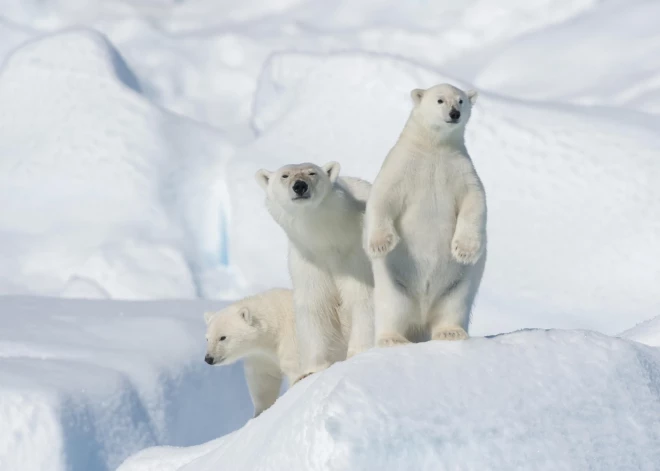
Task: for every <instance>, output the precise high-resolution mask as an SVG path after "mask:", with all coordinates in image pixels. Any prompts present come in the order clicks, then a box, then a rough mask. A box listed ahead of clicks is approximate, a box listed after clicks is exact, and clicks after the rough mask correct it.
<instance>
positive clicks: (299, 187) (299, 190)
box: [293, 180, 308, 196]
mask: <svg viewBox="0 0 660 471" xmlns="http://www.w3.org/2000/svg"><path fill="white" fill-rule="evenodd" d="M307 189H308V186H307V183H305V182H304V181H302V180H296V181H295V183H294V184H293V192H294V193H295V194H296V195H298V196H302V195H304V194H305V193H307Z"/></svg>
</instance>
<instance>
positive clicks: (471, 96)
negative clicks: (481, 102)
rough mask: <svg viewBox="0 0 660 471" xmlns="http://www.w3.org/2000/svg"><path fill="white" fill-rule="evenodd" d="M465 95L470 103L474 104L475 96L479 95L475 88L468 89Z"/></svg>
mask: <svg viewBox="0 0 660 471" xmlns="http://www.w3.org/2000/svg"><path fill="white" fill-rule="evenodd" d="M466 95H467V96H468V98H469V99H470V103H472V104H473V105H474V104H475V103H476V102H477V97H478V96H479V93H478V92H477V91H476V90H468V91H467V93H466Z"/></svg>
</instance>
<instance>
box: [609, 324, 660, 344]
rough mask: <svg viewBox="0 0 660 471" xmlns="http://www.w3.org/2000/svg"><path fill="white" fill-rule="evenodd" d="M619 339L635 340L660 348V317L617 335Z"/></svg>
mask: <svg viewBox="0 0 660 471" xmlns="http://www.w3.org/2000/svg"><path fill="white" fill-rule="evenodd" d="M619 336H620V337H623V338H627V339H631V340H635V341H636V342H641V343H645V344H646V345H652V346H654V347H660V316H657V317H654V318H652V319H649V320H647V321H644V322H640V323H639V324H638V325H636V326H635V327H633V328H631V329H628V330H626V331H625V332H622V333H621V334H619Z"/></svg>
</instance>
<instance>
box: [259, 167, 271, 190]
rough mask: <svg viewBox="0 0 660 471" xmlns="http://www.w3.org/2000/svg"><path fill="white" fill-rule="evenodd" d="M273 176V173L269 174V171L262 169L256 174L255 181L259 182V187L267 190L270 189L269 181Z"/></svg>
mask: <svg viewBox="0 0 660 471" xmlns="http://www.w3.org/2000/svg"><path fill="white" fill-rule="evenodd" d="M272 175H273V172H269V171H268V170H266V169H263V168H262V169H261V170H259V171H258V172H257V173H255V174H254V179H255V180H256V181H257V183H258V184H259V186H260V187H261V188H263V189H264V190H265V189H266V188H268V181H269V180H270V177H271V176H272Z"/></svg>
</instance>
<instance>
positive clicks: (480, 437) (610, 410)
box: [119, 330, 660, 471]
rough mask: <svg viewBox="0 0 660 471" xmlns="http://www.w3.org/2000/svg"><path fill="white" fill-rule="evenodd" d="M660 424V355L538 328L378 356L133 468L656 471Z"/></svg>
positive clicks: (333, 371)
mask: <svg viewBox="0 0 660 471" xmlns="http://www.w3.org/2000/svg"><path fill="white" fill-rule="evenodd" d="M658 423H660V351H659V350H657V349H653V348H650V347H646V346H644V345H641V344H637V343H635V342H630V341H626V340H621V339H615V338H611V337H606V336H603V335H600V334H596V333H591V332H580V331H552V330H551V331H524V332H517V333H513V334H507V335H500V336H496V337H493V338H484V339H471V340H468V341H465V342H456V343H449V342H428V343H425V344H418V345H412V346H407V347H396V348H392V349H387V350H372V351H370V352H367V353H365V354H362V355H359V356H358V357H355V358H354V359H351V360H349V361H346V362H343V363H338V364H335V365H334V366H333V367H331V368H330V369H329V370H327V371H325V372H323V373H321V374H318V375H314V376H311V377H310V378H309V379H306V380H305V381H303V382H301V383H299V384H298V385H296V386H295V387H294V388H293V389H291V391H289V392H288V393H286V394H285V395H284V396H283V397H281V398H280V399H279V400H278V402H277V403H276V404H275V405H274V406H273V407H272V408H271V409H269V410H268V411H266V412H265V413H264V414H262V415H261V416H260V417H258V418H257V419H254V420H252V421H250V422H249V423H248V424H247V425H246V426H245V427H244V428H242V429H241V430H239V431H238V432H235V433H233V434H231V435H229V436H227V437H224V438H221V439H219V440H216V441H214V442H212V443H209V444H207V445H204V446H203V447H196V448H193V449H191V450H190V451H189V452H188V456H187V457H186V456H184V450H162V452H160V453H158V451H159V450H146V451H144V452H141V453H139V454H137V455H136V456H135V457H133V458H131V459H129V460H127V461H126V462H125V463H124V464H123V465H122V466H121V467H120V468H119V469H120V470H121V471H146V470H153V469H159V470H174V469H178V470H182V471H183V470H186V471H212V470H217V469H232V470H236V471H241V470H246V471H247V470H250V471H256V470H283V469H288V470H309V469H324V470H346V469H359V470H365V471H367V470H390V469H391V470H400V469H416V470H438V469H448V470H449V469H475V470H476V469H489V470H510V469H535V470H543V469H548V470H559V469H599V470H617V471H618V470H623V469H630V470H632V469H649V470H650V469H653V468H654V467H655V466H656V465H657V463H658V462H660V429H659V428H658V427H657V424H658ZM229 463H231V465H229Z"/></svg>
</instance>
